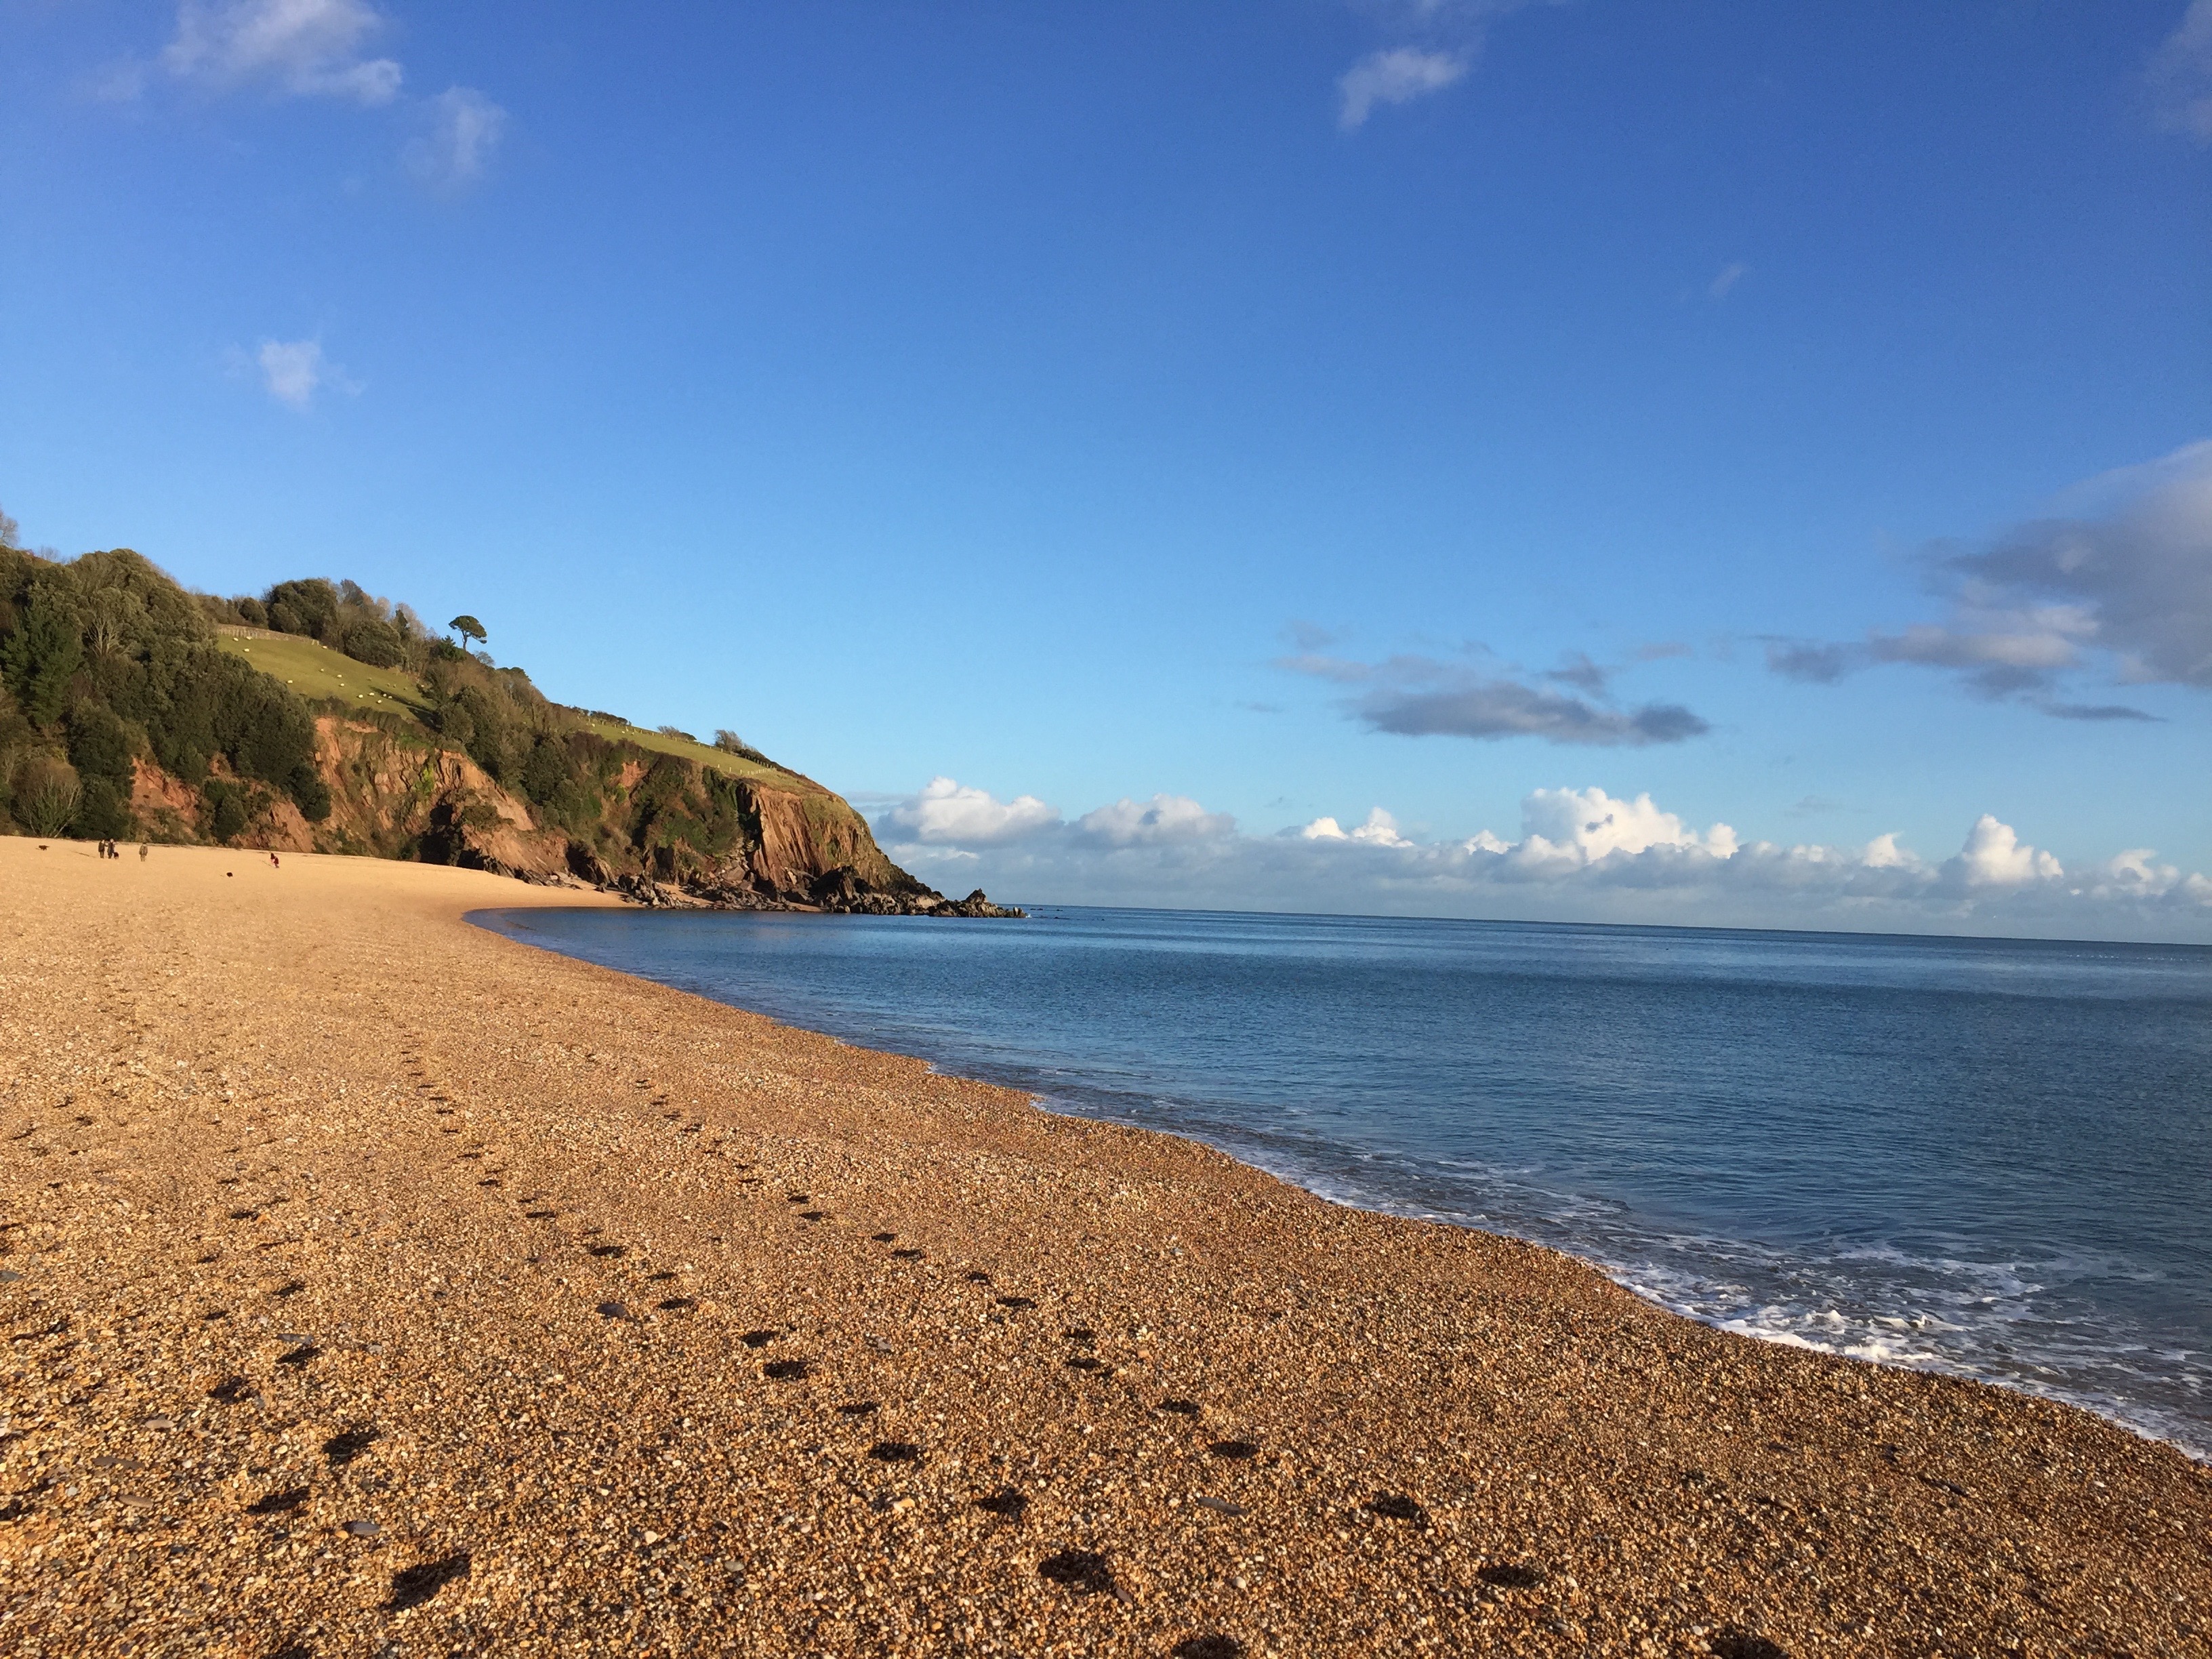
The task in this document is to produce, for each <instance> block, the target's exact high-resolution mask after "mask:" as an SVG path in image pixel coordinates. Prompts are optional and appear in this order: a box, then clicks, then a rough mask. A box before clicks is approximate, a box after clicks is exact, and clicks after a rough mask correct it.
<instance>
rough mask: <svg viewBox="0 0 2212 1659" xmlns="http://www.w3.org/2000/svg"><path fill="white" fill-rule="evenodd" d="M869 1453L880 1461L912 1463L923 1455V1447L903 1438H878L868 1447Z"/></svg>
mask: <svg viewBox="0 0 2212 1659" xmlns="http://www.w3.org/2000/svg"><path fill="white" fill-rule="evenodd" d="M868 1455H869V1456H871V1457H872V1458H874V1459H875V1460H876V1462H878V1463H912V1462H916V1461H917V1460H919V1459H920V1457H921V1447H919V1446H916V1445H911V1444H909V1443H907V1442H906V1441H903V1440H878V1441H877V1442H876V1443H875V1444H874V1445H872V1446H871V1447H869V1448H868Z"/></svg>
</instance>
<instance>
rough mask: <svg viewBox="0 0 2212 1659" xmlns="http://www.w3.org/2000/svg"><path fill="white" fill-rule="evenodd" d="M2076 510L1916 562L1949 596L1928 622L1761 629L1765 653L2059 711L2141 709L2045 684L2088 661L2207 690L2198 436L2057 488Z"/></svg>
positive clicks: (1833, 674) (1821, 668)
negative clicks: (1829, 630)
mask: <svg viewBox="0 0 2212 1659" xmlns="http://www.w3.org/2000/svg"><path fill="white" fill-rule="evenodd" d="M2069 494H2070V495H2071V497H2072V498H2073V499H2074V500H2075V501H2077V502H2080V503H2081V504H2082V505H2083V507H2084V510H2082V511H2079V512H2075V513H2067V514H2064V515H2057V516H2052V517H2049V518H2043V519H2036V520H2028V521H2027V522H2024V523H2021V524H2017V525H2015V526H2010V527H2009V528H2008V529H2006V530H2004V531H2002V532H1999V533H1998V534H1997V535H1996V536H1993V537H1991V538H1989V540H1988V541H1987V542H1986V543H1985V544H1983V545H1981V546H1979V547H1978V548H1972V549H1965V550H1962V549H1960V548H1959V547H1957V546H1955V545H1944V546H1938V547H1935V548H1931V549H1929V550H1927V552H1926V553H1925V554H1924V555H1923V559H1922V564H1923V569H1924V570H1925V572H1926V574H1927V575H1928V579H1929V585H1930V586H1931V587H1932V588H1934V589H1935V590H1936V592H1940V593H1942V594H1943V595H1945V596H1946V597H1948V599H1949V600H1950V605H1951V614H1950V615H1949V617H1947V618H1946V619H1945V620H1944V621H1942V622H1940V623H1915V624H1913V625H1911V626H1909V627H1906V628H1904V629H1899V630H1896V631H1884V630H1881V629H1875V630H1872V631H1870V632H1869V634H1868V635H1867V636H1866V637H1865V638H1864V639H1863V640H1859V641H1820V640H1790V639H1770V640H1768V641H1766V642H1765V643H1766V659H1767V665H1768V667H1769V668H1771V669H1772V670H1773V671H1775V672H1776V673H1778V674H1783V675H1785V676H1788V677H1790V678H1795V679H1802V680H1814V681H1833V680H1837V679H1840V678H1843V677H1844V675H1846V674H1849V673H1852V672H1855V671H1858V670H1860V669H1863V668H1868V667H1872V666H1874V665H1878V664H1883V663H1909V664H1917V665H1922V666H1924V667H1932V668H1943V669H1950V670H1954V671H1957V672H1959V673H1960V674H1961V675H1962V676H1963V677H1964V678H1965V679H1966V684H1968V686H1969V687H1970V688H1971V689H1972V690H1974V691H1976V692H1978V694H1980V695H1982V696H1989V697H2023V698H2027V699H2029V700H2031V701H2033V702H2036V703H2038V704H2039V706H2040V707H2042V708H2044V709H2045V711H2046V712H2047V713H2050V714H2054V715H2057V716H2059V717H2061V718H2063V719H2069V720H2128V719H2148V718H2149V716H2148V715H2147V714H2144V713H2143V711H2142V710H2140V709H2136V708H2130V707H2127V706H2125V705H2122V704H2115V703H2087V702H2073V701H2068V700H2065V699H2063V698H2061V697H2059V696H2057V695H2056V693H2057V690H2058V688H2059V686H2060V685H2061V684H2062V683H2063V679H2064V678H2065V677H2066V676H2067V675H2069V674H2070V673H2075V672H2078V671H2101V672H2103V673H2104V674H2105V675H2106V676H2107V677H2108V678H2111V679H2112V680H2117V681H2118V683H2120V684H2135V685H2149V684H2172V685H2185V686H2191V687H2193V688H2195V689H2197V690H2212V441H2203V442H2198V443H2194V444H2191V445H2188V446H2186V447H2184V448H2181V449H2179V450H2176V451H2175V452H2174V453H2172V454H2171V455H2168V456H2166V457H2165V458H2163V459H2160V460H2157V461H2153V462H2151V463H2149V464H2148V465H2142V466H2135V467H2127V468H2123V469H2121V470H2120V471H2115V472H2112V473H2108V474H2106V475H2105V476H2104V477H2100V478H2093V479H2091V480H2090V481H2089V482H2088V483H2086V484H2084V485H2082V486H2081V487H2080V488H2079V489H2075V490H2074V491H2071V492H2069Z"/></svg>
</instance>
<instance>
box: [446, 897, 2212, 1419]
mask: <svg viewBox="0 0 2212 1659" xmlns="http://www.w3.org/2000/svg"><path fill="white" fill-rule="evenodd" d="M478 920H480V921H483V922H484V923H485V924H486V925H488V926H490V927H495V928H496V929H498V930H499V931H501V932H503V933H508V934H510V935H512V936H513V937H515V938H517V939H524V940H526V941H528V942H530V943H532V944H534V945H543V946H545V947H547V948H549V949H551V950H556V951H564V952H567V953H568V954H569V955H572V956H577V957H585V958H586V959H588V960H590V961H592V962H596V963H603V964H605V965H606V966H608V967H611V968H617V969H623V971H625V972H629V973H633V974H638V975H643V976H645V977H647V978H648V979H654V980H659V981H662V982H663V983H665V984H669V985H673V986H679V987H683V988H684V989H686V990H691V991H697V992H701V993H703V994H706V995H708V996H710V997H714V998H717V999H719V1000H722V1001H726V1002H731V1003H735V1004H738V1005H739V1006H744V1007H747V1008H752V1009H757V1010H759V1011H761V1012H764V1013H768V1014H771V1015H774V1016H775V1017H776V1018H780V1019H783V1020H786V1021H788V1022H790V1023H793V1024H799V1025H804V1026H808V1027H811V1028H812V1029H815V1030H823V1031H829V1032H831V1033H833V1034H835V1035H836V1036H840V1037H842V1038H845V1039H846V1040H848V1041H850V1042H859V1043H863V1044H866V1045H868V1046H871V1047H875V1048H889V1049H893V1050H896V1051H899V1052H901V1053H906V1054H919V1055H922V1056H924V1057H926V1058H927V1059H929V1060H933V1061H934V1062H936V1063H937V1064H938V1065H939V1066H940V1067H942V1068H943V1069H945V1070H946V1071H950V1072H955V1073H961V1074H963V1075H966V1076H970V1077H980V1078H987V1079H992V1080H994V1081H998V1082H1002V1083H1008V1084H1012V1085H1016V1086H1018V1087H1020V1088H1024V1089H1027V1090H1030V1091H1033V1092H1034V1093H1036V1095H1038V1096H1040V1097H1042V1099H1043V1101H1044V1102H1045V1103H1046V1104H1048V1105H1049V1106H1050V1107H1052V1108H1053V1109H1056V1110H1060V1111H1065V1112H1073V1113H1079V1114H1082V1115H1087V1116H1092V1117H1100V1118H1111V1119H1114V1120H1115V1121H1121V1122H1125V1123H1133V1124H1141V1125H1144V1126H1146V1127H1151V1128H1158V1129H1168V1130H1173V1131H1175V1132H1176V1133H1181V1134H1186V1135H1192V1136H1195V1137H1196V1138H1198V1139H1201V1140H1206V1141H1209V1142H1211V1143H1212V1144H1213V1145H1214V1146H1218V1147H1221V1148H1223V1149H1224V1150H1225V1151H1227V1152H1231V1153H1233V1154H1234V1155H1236V1156H1237V1157H1238V1158H1243V1159H1245V1160H1247V1161H1248V1162H1249V1163H1252V1164H1258V1165H1260V1166H1261V1167H1262V1168H1265V1169H1267V1170H1273V1171H1275V1172H1276V1173H1278V1174H1279V1175H1281V1176H1285V1177H1286V1178H1288V1179H1290V1180H1291V1181H1295V1182H1297V1183H1299V1184H1300V1185H1301V1186H1304V1187H1306V1188H1310V1189H1311V1190H1312V1191H1314V1192H1316V1193H1319V1194H1323V1195H1325V1196H1327V1197H1328V1198H1332V1199H1335V1200H1340V1201H1341V1202H1344V1203H1346V1204H1355V1205H1360V1206H1365V1207H1368V1208H1370V1209H1376V1210H1388V1211H1391V1212H1396V1213H1399V1214H1403V1215H1411V1216H1423V1217H1429V1218H1435V1219H1437V1220H1442V1221H1447V1222H1453V1223H1456V1224H1459V1225H1465V1226H1470V1227H1484V1228H1489V1229H1492V1230H1494V1231H1500V1232H1507V1233H1514V1234H1517V1235H1519V1236H1521V1237H1525V1238H1531V1239H1535V1240H1539V1241H1541V1242H1542V1243H1547V1244H1552V1245H1555V1246H1557V1247H1558V1248H1559V1249H1564V1250H1567V1251H1571V1252H1572V1253H1573V1254H1574V1255H1579V1256H1582V1257H1583V1258H1585V1259H1587V1260H1588V1261H1592V1262H1594V1263H1595V1264H1596V1265H1597V1266H1599V1267H1601V1268H1603V1269H1604V1271H1605V1272H1606V1273H1608V1274H1610V1275H1611V1276H1612V1277H1613V1279H1617V1280H1618V1281H1620V1283H1621V1284H1623V1285H1628V1286H1630V1287H1632V1289H1634V1290H1637V1291H1640V1292H1642V1293H1643V1294H1644V1295H1645V1296H1648V1297H1651V1298H1652V1299H1653V1300H1655V1301H1657V1302H1660V1303H1663V1304H1666V1305H1667V1306H1668V1307H1670V1308H1674V1309H1676V1310H1680V1311H1681V1312H1683V1313H1686V1314H1689V1315H1691V1316H1693V1317H1696V1318H1699V1319H1702V1320H1706V1321H1709V1322H1712V1323H1714V1324H1717V1325H1721V1326H1723V1327H1725V1328H1729V1329H1731V1330H1737V1331H1742V1332H1745V1333H1747V1334H1751V1335H1753V1336H1759V1337H1764V1338H1765V1339H1768V1340H1773V1341H1780V1342H1794V1343H1803V1344H1807V1345H1809V1346H1817V1347H1822V1348H1829V1349H1833V1350H1836V1351H1838V1352H1844V1353H1850V1354H1855V1355H1858V1356H1861V1357H1863V1358H1869V1359H1878V1360H1883V1361H1887V1362H1888V1363H1891V1364H1905V1365H1922V1366H1928V1367H1931V1368H1935V1369H1939V1370H1948V1371H1954V1372H1957V1373H1960V1374H1961V1375H1965V1376H1978V1377H1982V1378H1985V1379H1987V1380H1989V1381H1991V1382H1997V1383H2006V1384H2008V1385H2011V1386H2013V1387H2016V1388H2021V1389H2030V1390H2033V1391H2034V1392H2037V1393H2042V1394H2048V1395H2055V1396H2057V1397H2059V1398H2062V1399H2065V1400H2070V1401H2075V1402H2077V1403H2079V1404H2081V1405H2086V1406H2088V1407H2092V1408H2093V1409H2095V1410H2097V1411H2100V1412H2102V1413H2106V1415H2108V1416H2111V1417H2113V1418H2116V1419H2118V1420H2120V1421H2122V1422H2124V1423H2126V1424H2128V1425H2131V1426H2132V1427H2135V1428H2136V1429H2138V1430H2140V1431H2142V1432H2144V1433H2147V1434H2151V1435H2155V1436H2157V1437H2161V1438H2164V1439H2167V1440H2171V1441H2172V1442H2174V1443H2177V1444H2179V1445H2181V1446H2183V1447H2184V1448H2185V1449H2188V1450H2189V1451H2191V1453H2192V1454H2194V1455H2197V1456H2199V1457H2212V951H2206V950H2203V949H2198V948H2191V947H2186V946H2172V947H2166V946H2157V945H2080V944H2060V943H2037V942H2030V943H2022V942H2018V941H2013V940H1996V939H1906V938H1889V937H1876V936H1865V935H1851V934H1818V933H1740V932H1727V931H1710V932H1704V931H1696V930H1685V929H1674V928H1637V927H1542V926H1531V925H1525V924H1519V923H1488V922H1460V921H1389V920H1380V919H1372V918H1336V917H1316V916H1274V915H1222V914H1208V913H1195V912H1176V911H1157V910H1103V909H1079V908H1044V909H1042V910H1039V911H1038V912H1036V915H1034V916H1033V918H1032V919H1031V920H1030V921H928V920H924V919H919V918H905V917H886V918H875V917H835V916H801V915H738V914H716V913H700V912H689V913H683V912H678V913H671V912H659V911H638V910H577V911H550V912H549V911H542V910H541V911H519V912H507V913H496V914H488V915H483V916H482V917H480V918H478Z"/></svg>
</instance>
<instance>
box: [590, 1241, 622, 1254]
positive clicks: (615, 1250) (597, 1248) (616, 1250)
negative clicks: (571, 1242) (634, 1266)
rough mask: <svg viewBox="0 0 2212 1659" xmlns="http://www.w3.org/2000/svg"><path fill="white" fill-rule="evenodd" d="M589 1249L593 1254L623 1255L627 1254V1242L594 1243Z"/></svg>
mask: <svg viewBox="0 0 2212 1659" xmlns="http://www.w3.org/2000/svg"><path fill="white" fill-rule="evenodd" d="M590 1249H591V1253H592V1255H611V1256H624V1255H629V1246H628V1245H627V1244H594V1245H592V1246H591V1247H590Z"/></svg>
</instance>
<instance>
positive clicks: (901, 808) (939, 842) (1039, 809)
mask: <svg viewBox="0 0 2212 1659" xmlns="http://www.w3.org/2000/svg"><path fill="white" fill-rule="evenodd" d="M1058 823H1060V809H1059V808H1058V807H1056V806H1048V805H1045V804H1044V803H1043V802H1042V801H1041V800H1039V799H1037V798H1036V796H1035V795H1017V796H1015V797H1014V798H1013V799H1012V800H1000V799H998V797H997V796H995V795H994V794H992V793H990V791H988V790H987V789H975V788H970V787H968V786H967V785H965V784H962V783H956V782H954V781H953V780H951V778H947V777H935V778H932V779H931V780H930V781H928V783H927V784H926V785H925V786H923V787H922V789H921V793H919V794H916V795H914V796H912V797H911V798H909V799H906V800H903V801H901V802H899V803H898V804H897V805H894V806H892V807H890V809H889V810H888V811H885V812H884V815H883V817H882V818H881V819H880V820H879V828H881V829H883V830H884V831H886V832H887V833H888V834H890V835H891V836H896V837H897V838H898V839H899V840H901V841H908V842H922V843H924V844H927V845H929V846H969V847H992V846H996V845H998V844H999V843H1000V842H1009V841H1019V840H1020V839H1021V838H1022V837H1023V836H1029V835H1034V834H1036V832H1037V831H1038V830H1040V829H1049V828H1052V827H1054V826H1055V825H1057V824H1058Z"/></svg>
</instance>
